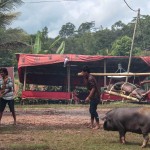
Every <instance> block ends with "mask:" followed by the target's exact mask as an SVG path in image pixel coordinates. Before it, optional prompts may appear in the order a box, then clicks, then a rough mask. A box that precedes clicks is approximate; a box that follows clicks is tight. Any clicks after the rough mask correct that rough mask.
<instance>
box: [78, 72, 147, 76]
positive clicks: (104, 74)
mask: <svg viewBox="0 0 150 150" xmlns="http://www.w3.org/2000/svg"><path fill="white" fill-rule="evenodd" d="M90 74H91V75H94V76H149V75H150V72H145V73H90ZM78 76H82V73H81V72H80V73H78Z"/></svg>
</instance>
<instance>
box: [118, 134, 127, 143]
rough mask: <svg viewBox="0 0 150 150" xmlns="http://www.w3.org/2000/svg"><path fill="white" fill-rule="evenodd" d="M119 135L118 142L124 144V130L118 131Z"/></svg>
mask: <svg viewBox="0 0 150 150" xmlns="http://www.w3.org/2000/svg"><path fill="white" fill-rule="evenodd" d="M119 135H120V143H122V144H125V143H126V139H125V132H124V133H123V132H119Z"/></svg>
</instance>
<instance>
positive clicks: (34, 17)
mask: <svg viewBox="0 0 150 150" xmlns="http://www.w3.org/2000/svg"><path fill="white" fill-rule="evenodd" d="M42 1H44V0H23V2H24V4H23V5H22V6H21V7H17V8H16V10H15V11H19V12H21V15H20V16H19V17H18V19H17V20H15V21H14V22H13V23H12V24H11V26H9V27H11V28H16V27H17V28H22V29H24V30H25V31H26V32H27V33H29V34H35V33H37V31H38V30H42V28H44V27H45V26H47V27H48V30H49V37H56V36H57V35H58V34H59V31H60V29H61V27H62V25H64V24H66V23H67V22H71V23H73V24H74V25H75V27H76V28H78V27H79V26H80V25H81V24H82V23H84V22H91V21H95V27H96V28H100V27H101V26H103V27H104V28H106V27H107V28H109V27H111V25H113V24H114V23H115V22H117V21H119V20H121V21H122V22H124V23H128V22H130V21H131V20H132V19H133V17H136V16H137V12H134V11H132V10H131V9H130V8H129V7H128V6H127V5H126V3H125V2H124V0H76V1H67V0H47V1H44V2H42ZM32 2H33V3H32ZM34 2H39V3H34ZM126 2H127V3H128V4H129V6H130V7H131V8H132V9H134V10H137V9H138V8H140V12H141V15H150V1H149V0H126Z"/></svg>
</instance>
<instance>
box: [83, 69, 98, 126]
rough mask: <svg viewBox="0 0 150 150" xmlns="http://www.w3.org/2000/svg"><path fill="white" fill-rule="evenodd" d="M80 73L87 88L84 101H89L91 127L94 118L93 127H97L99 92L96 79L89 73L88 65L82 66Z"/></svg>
mask: <svg viewBox="0 0 150 150" xmlns="http://www.w3.org/2000/svg"><path fill="white" fill-rule="evenodd" d="M82 75H83V79H84V82H85V84H86V86H87V89H88V90H89V94H88V96H87V97H86V99H85V102H90V108H89V112H90V114H91V128H94V119H95V121H96V127H95V128H94V129H99V116H98V113H97V111H96V110H97V105H98V104H99V101H100V92H99V90H98V86H97V81H96V79H95V77H93V76H92V75H91V74H90V69H89V67H88V66H84V67H83V69H82Z"/></svg>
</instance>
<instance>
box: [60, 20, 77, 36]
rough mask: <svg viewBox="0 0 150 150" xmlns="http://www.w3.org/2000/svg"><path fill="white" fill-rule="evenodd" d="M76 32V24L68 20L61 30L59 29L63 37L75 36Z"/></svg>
mask: <svg viewBox="0 0 150 150" xmlns="http://www.w3.org/2000/svg"><path fill="white" fill-rule="evenodd" d="M74 32H75V25H74V24H72V23H70V22H68V23H66V24H65V25H63V26H62V27H61V30H60V31H59V35H60V37H62V38H68V37H70V36H73V35H74Z"/></svg>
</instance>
